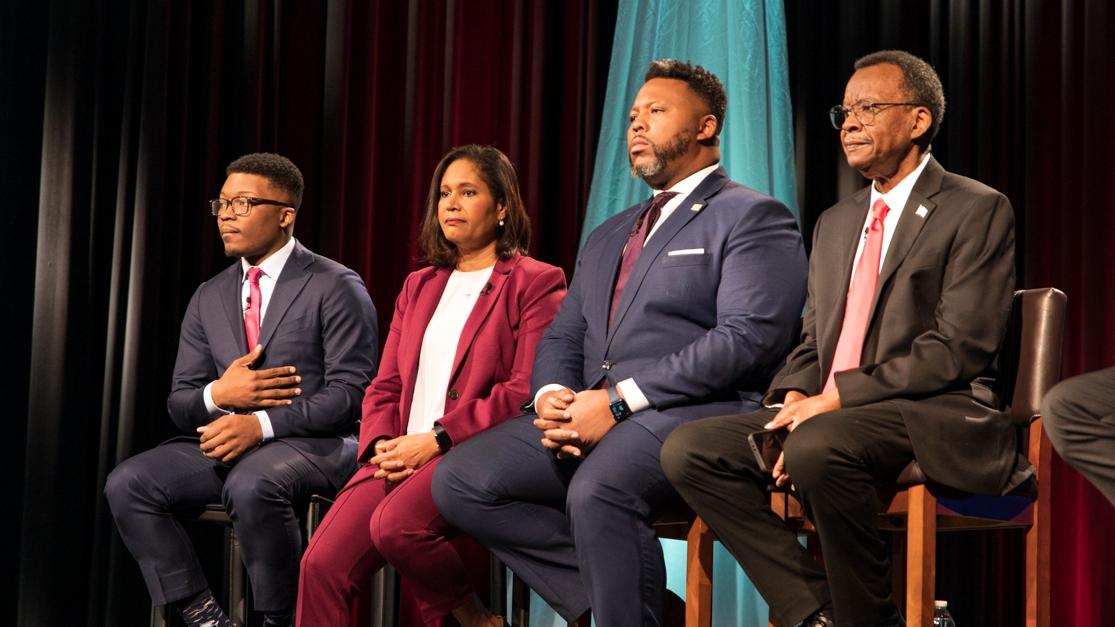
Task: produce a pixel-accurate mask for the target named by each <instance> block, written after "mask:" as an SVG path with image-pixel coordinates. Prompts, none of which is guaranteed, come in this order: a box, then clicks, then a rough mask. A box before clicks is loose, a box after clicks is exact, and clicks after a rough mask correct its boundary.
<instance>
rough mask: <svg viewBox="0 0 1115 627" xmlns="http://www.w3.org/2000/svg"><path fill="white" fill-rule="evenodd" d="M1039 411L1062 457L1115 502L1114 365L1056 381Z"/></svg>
mask: <svg viewBox="0 0 1115 627" xmlns="http://www.w3.org/2000/svg"><path fill="white" fill-rule="evenodd" d="M1041 413H1042V416H1043V417H1044V424H1045V429H1046V432H1047V433H1048V434H1049V439H1050V440H1051V441H1052V442H1053V447H1054V448H1056V449H1057V452H1058V453H1060V454H1061V457H1063V458H1064V459H1065V461H1067V462H1068V463H1069V464H1070V465H1072V467H1073V468H1076V469H1077V470H1079V471H1080V473H1081V474H1082V475H1084V477H1085V478H1087V479H1088V481H1090V482H1092V485H1094V486H1096V487H1097V488H1099V491H1100V492H1102V493H1103V495H1104V496H1105V497H1107V500H1108V501H1111V503H1112V504H1113V505H1115V368H1107V369H1106V370H1097V371H1095V372H1089V373H1088V374H1082V375H1080V376H1077V377H1073V378H1071V379H1066V380H1064V381H1062V382H1060V383H1058V384H1057V385H1056V386H1054V387H1053V389H1052V390H1050V391H1049V392H1048V393H1047V394H1046V395H1045V398H1044V399H1042V403H1041Z"/></svg>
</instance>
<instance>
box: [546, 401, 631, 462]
mask: <svg viewBox="0 0 1115 627" xmlns="http://www.w3.org/2000/svg"><path fill="white" fill-rule="evenodd" d="M608 405H609V403H608V392H607V390H583V391H581V392H577V393H574V392H573V391H572V390H570V389H569V388H562V389H560V390H553V391H550V392H546V393H545V394H542V395H541V396H540V397H538V402H537V403H536V404H535V406H534V409H535V411H536V412H537V414H538V417H537V418H535V419H534V426H535V427H537V428H538V430H539V431H541V432H542V446H545V447H546V448H548V449H550V450H551V451H553V452H554V454H555V455H556V456H557V457H558V458H565V457H584V456H585V455H588V453H589V451H590V450H591V449H592V447H593V446H596V444H597V443H598V442H600V440H601V439H602V438H603V437H604V436H605V435H606V434H607V433H608V431H610V430H611V428H612V427H614V426H616V420H615V418H614V417H612V412H611V409H609V407H608Z"/></svg>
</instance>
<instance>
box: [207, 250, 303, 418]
mask: <svg viewBox="0 0 1115 627" xmlns="http://www.w3.org/2000/svg"><path fill="white" fill-rule="evenodd" d="M294 242H295V239H294V238H293V237H292V238H290V241H289V242H287V243H286V244H285V245H283V247H282V248H280V249H279V250H276V251H275V252H274V253H272V254H271V256H270V257H268V258H267V259H264V260H263V262H262V263H260V264H259V269H260V270H261V272H260V275H259V293H260V303H259V326H260V328H261V329H262V328H263V318H264V316H266V315H267V305H268V304H269V303H270V302H271V294H273V293H274V292H275V281H277V280H278V279H279V274H280V273H282V271H283V268H284V267H285V266H286V262H287V259H290V253H291V252H292V251H293V250H294ZM240 263H241V265H242V267H243V270H244V272H243V278H242V279H241V283H240V285H241V287H240V296H241V301H240V303H241V307H242V309H243V310H244V311H247V309H248V299H249V298H250V296H251V285H250V283H249V282H248V269H249V268H251V267H252V266H251V264H249V263H248V261H247V260H246V259H244V258H243V257H241V258H240ZM245 348H246V347H245ZM252 348H255V347H254V346H253V347H252ZM246 352H248V351H246ZM213 383H215V382H211V383H209V385H206V386H205V389H204V390H203V391H202V393H201V396H202V398H203V399H204V400H205V409H206V410H208V411H209V417H210V418H218V417H220V416H222V415H224V414H231V413H232V412H230V411H228V410H227V409H223V408H221V407H217V404H216V403H214V402H213V390H212V388H213ZM253 413H254V414H255V415H256V417H257V418H259V426H260V427H261V428H262V429H263V439H264V440H270V439H271V438H273V437H275V430H274V429H273V428H272V427H271V419H270V418H269V417H268V416H267V411H266V410H263V409H261V410H259V411H256V412H253Z"/></svg>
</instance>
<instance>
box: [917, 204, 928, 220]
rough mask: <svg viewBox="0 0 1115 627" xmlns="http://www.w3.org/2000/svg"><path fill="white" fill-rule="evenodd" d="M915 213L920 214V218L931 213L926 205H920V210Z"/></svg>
mask: <svg viewBox="0 0 1115 627" xmlns="http://www.w3.org/2000/svg"><path fill="white" fill-rule="evenodd" d="M914 213H916V214H918V217H919V218H924V217H925V216H927V215H929V210H928V209H926V208H925V205H918V210H917V211H915V212H914Z"/></svg>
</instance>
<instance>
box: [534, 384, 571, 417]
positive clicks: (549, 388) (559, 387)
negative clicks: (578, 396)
mask: <svg viewBox="0 0 1115 627" xmlns="http://www.w3.org/2000/svg"><path fill="white" fill-rule="evenodd" d="M564 389H565V386H564V385H562V384H560V383H547V384H546V385H543V386H542V387H540V388H538V392H537V393H536V394H535V395H534V402H532V403H531V405H533V406H534V411H538V397H540V396H542V395H543V394H545V393H546V392H553V391H554V390H564Z"/></svg>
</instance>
